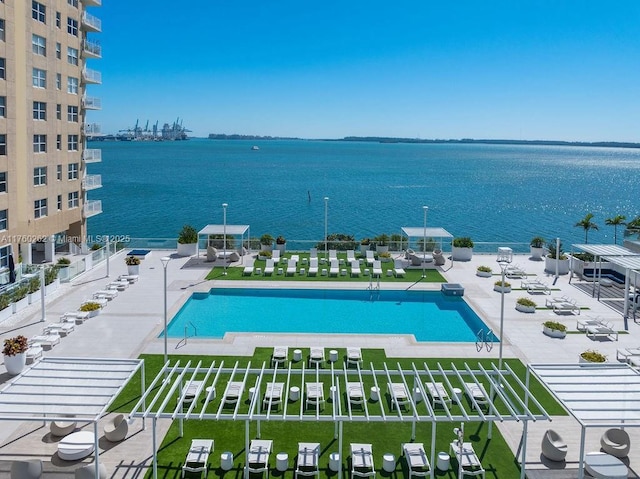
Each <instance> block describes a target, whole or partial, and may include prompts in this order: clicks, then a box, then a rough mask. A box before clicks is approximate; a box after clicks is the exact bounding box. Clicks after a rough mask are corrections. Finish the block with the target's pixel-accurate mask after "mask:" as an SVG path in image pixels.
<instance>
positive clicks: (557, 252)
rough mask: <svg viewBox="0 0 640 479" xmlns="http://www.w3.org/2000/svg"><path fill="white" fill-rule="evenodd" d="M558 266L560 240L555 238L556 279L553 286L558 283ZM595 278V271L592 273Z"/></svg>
mask: <svg viewBox="0 0 640 479" xmlns="http://www.w3.org/2000/svg"><path fill="white" fill-rule="evenodd" d="M559 266H560V238H556V279H555V280H554V281H553V284H556V281H558V276H559V273H558V268H559ZM593 273H594V277H595V270H594V271H593Z"/></svg>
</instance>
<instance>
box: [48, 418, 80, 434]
mask: <svg viewBox="0 0 640 479" xmlns="http://www.w3.org/2000/svg"><path fill="white" fill-rule="evenodd" d="M76 426H77V423H76V421H72V420H69V421H51V424H49V431H50V432H51V435H52V436H56V437H64V436H67V435H68V434H71V433H72V432H73V431H75V430H76Z"/></svg>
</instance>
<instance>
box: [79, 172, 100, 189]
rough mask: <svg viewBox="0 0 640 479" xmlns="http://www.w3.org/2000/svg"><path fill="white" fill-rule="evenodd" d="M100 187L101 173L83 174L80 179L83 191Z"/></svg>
mask: <svg viewBox="0 0 640 479" xmlns="http://www.w3.org/2000/svg"><path fill="white" fill-rule="evenodd" d="M97 188H102V175H85V177H84V178H83V179H82V189H83V190H84V191H89V190H95V189H97Z"/></svg>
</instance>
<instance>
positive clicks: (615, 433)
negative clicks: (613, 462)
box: [600, 428, 631, 458]
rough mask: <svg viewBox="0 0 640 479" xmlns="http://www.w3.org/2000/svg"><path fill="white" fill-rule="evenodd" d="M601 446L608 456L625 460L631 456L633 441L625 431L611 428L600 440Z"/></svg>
mask: <svg viewBox="0 0 640 479" xmlns="http://www.w3.org/2000/svg"><path fill="white" fill-rule="evenodd" d="M600 446H601V447H602V450H603V451H604V452H606V453H607V454H611V455H612V456H615V457H618V458H624V457H627V456H628V455H629V450H630V449H631V439H630V438H629V434H627V431H625V430H624V429H619V428H611V429H607V430H606V431H605V432H604V434H603V435H602V437H601V438H600Z"/></svg>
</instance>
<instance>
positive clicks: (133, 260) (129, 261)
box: [124, 256, 140, 266]
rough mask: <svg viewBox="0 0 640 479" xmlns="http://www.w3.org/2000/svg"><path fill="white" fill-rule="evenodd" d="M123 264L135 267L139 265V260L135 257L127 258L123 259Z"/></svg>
mask: <svg viewBox="0 0 640 479" xmlns="http://www.w3.org/2000/svg"><path fill="white" fill-rule="evenodd" d="M124 262H125V263H126V265H127V266H135V265H138V264H140V258H138V257H137V256H127V257H126V258H125V259H124Z"/></svg>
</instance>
